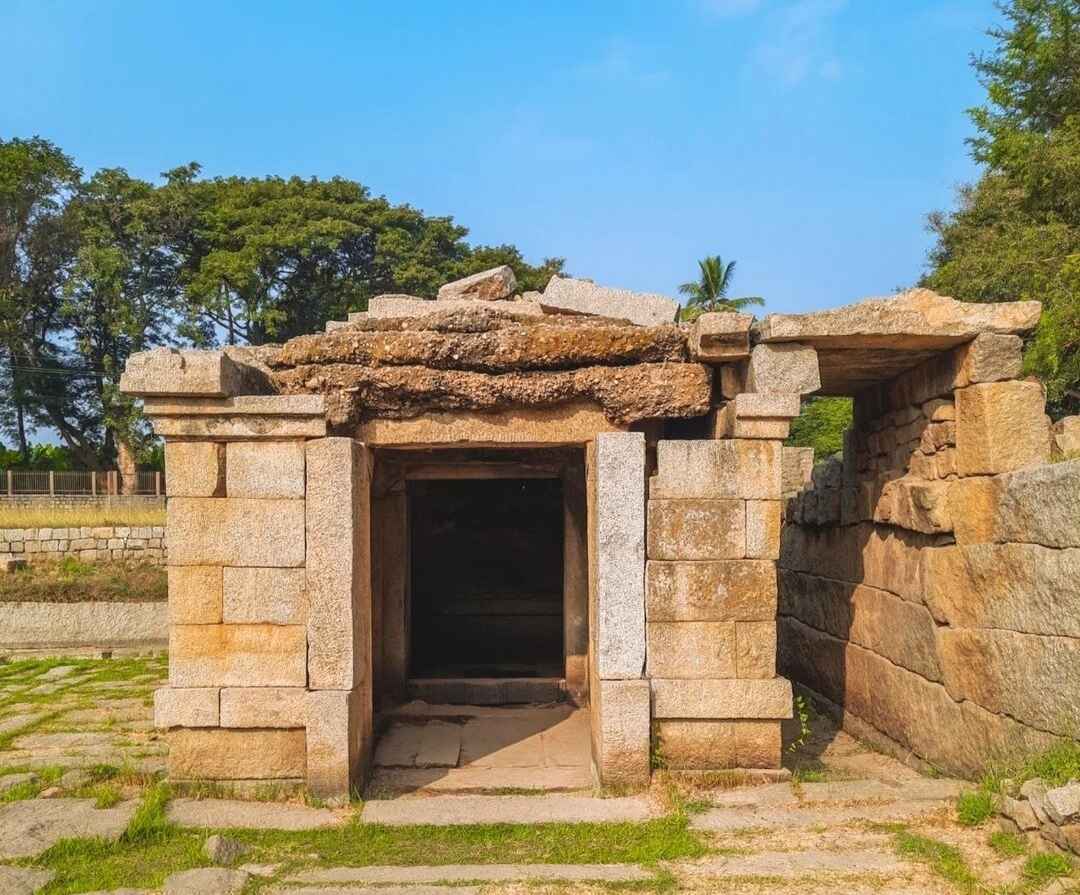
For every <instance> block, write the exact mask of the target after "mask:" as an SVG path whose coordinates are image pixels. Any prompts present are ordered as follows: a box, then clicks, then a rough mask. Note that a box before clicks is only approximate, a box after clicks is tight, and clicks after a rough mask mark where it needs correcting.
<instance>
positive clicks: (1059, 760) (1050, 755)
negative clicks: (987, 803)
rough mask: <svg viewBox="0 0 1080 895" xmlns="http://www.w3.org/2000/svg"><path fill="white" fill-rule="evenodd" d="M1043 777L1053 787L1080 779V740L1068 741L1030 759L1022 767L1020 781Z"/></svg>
mask: <svg viewBox="0 0 1080 895" xmlns="http://www.w3.org/2000/svg"><path fill="white" fill-rule="evenodd" d="M1035 777H1041V778H1042V779H1043V780H1045V781H1046V785H1047V786H1049V787H1051V788H1053V787H1055V786H1064V785H1065V784H1066V783H1068V782H1069V781H1070V780H1073V779H1080V742H1076V741H1066V742H1063V743H1060V744H1058V745H1056V746H1054V747H1052V748H1050V749H1048V750H1047V751H1046V752H1042V753H1040V754H1039V755H1036V756H1034V757H1033V758H1030V759H1028V761H1027V762H1025V763H1024V765H1023V767H1022V768H1021V769H1020V773H1019V775H1018V777H1017V782H1018V783H1023V782H1024V781H1025V780H1031V779H1033V778H1035Z"/></svg>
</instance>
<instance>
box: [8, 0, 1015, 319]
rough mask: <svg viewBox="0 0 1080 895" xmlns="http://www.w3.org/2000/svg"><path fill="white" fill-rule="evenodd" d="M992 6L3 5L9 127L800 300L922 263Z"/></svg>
mask: <svg viewBox="0 0 1080 895" xmlns="http://www.w3.org/2000/svg"><path fill="white" fill-rule="evenodd" d="M996 18H997V15H996V13H995V11H994V8H993V4H992V2H991V0H938V2H933V0H899V2H885V0H847V2H844V0H669V2H657V0H653V2H624V3H615V2H611V3H601V2H584V3H583V2H537V0H531V2H507V0H503V2H458V3H450V2H440V3H435V2H424V0H417V2H395V3H375V2H361V0H340V2H331V0H308V2H280V0H258V2H239V0H235V2H232V0H231V2H221V0H215V2H207V0H155V2H152V3H151V2H136V0H131V2H119V0H114V2H109V0H94V2H90V0H82V2H76V0H64V2H60V0H3V2H2V3H0V34H3V35H4V38H5V39H4V46H5V66H4V67H5V71H6V75H5V79H4V80H5V95H4V97H3V99H2V100H0V135H2V136H4V137H10V136H30V135H33V134H40V135H42V136H44V137H47V138H49V139H51V140H53V141H55V142H56V143H58V144H59V145H60V146H61V147H63V148H64V149H65V150H66V151H67V152H69V153H70V154H72V155H73V156H74V157H75V158H76V160H77V161H78V162H79V163H80V164H81V165H82V166H83V167H84V168H85V169H87V170H93V169H96V168H98V167H102V166H122V167H125V168H127V169H128V170H129V171H131V172H132V173H133V174H136V175H139V176H142V177H148V178H153V177H156V176H157V174H158V173H159V172H161V171H163V170H165V169H167V168H170V167H173V166H175V165H177V164H181V163H184V162H187V161H191V160H196V161H199V162H201V163H202V164H203V165H204V170H205V173H206V174H208V175H218V174H223V175H224V174H244V175H264V174H281V175H291V174H299V175H317V176H319V177H329V176H332V175H335V174H340V175H343V176H346V177H350V178H354V179H356V180H359V181H361V182H363V183H364V184H366V185H367V186H369V187H370V188H371V189H372V191H373V192H375V193H382V194H385V195H386V196H387V197H389V198H390V199H391V200H393V201H395V202H409V203H411V204H413V205H415V206H417V207H419V208H422V209H423V210H424V211H425V212H427V213H429V214H440V215H442V214H451V215H453V216H454V217H455V219H456V220H457V221H458V222H460V223H462V224H464V225H466V226H467V227H469V228H470V230H471V237H470V238H471V239H472V240H474V241H477V242H485V243H498V242H513V243H516V244H517V245H518V246H520V247H521V249H522V250H523V251H524V252H525V254H526V256H527V257H529V258H531V259H532V260H539V259H540V258H541V257H542V256H544V255H563V256H565V257H566V259H567V266H568V268H569V269H570V270H571V271H572V272H573V273H575V274H579V275H582V276H589V277H592V278H594V279H596V280H597V281H598V282H602V283H608V284H612V285H619V286H627V287H630V288H636V289H641V290H651V291H659V292H667V293H669V294H674V293H675V288H676V286H677V285H678V283H680V282H682V281H683V280H686V279H689V278H691V276H692V275H693V274H694V272H695V271H696V265H695V259H697V258H699V257H701V256H703V255H705V254H711V253H720V254H721V255H723V256H724V258H725V259H727V258H735V259H737V260H738V262H739V272H738V278H737V282H736V284H735V285H736V292H737V294H748V293H753V294H760V295H763V296H765V298H766V299H767V301H768V309H769V310H775V311H798V310H808V309H812V308H818V307H824V306H828V305H835V304H840V303H844V302H848V301H852V300H855V299H857V298H861V297H864V296H868V295H881V294H887V293H889V292H891V291H892V290H893V289H894V288H896V287H897V286H902V285H908V284H911V283H912V282H913V281H914V280H915V279H916V277H917V276H918V275H919V272H920V270H921V269H922V265H923V262H924V259H925V253H926V249H927V246H928V245H929V238H928V236H927V234H926V233H925V230H924V216H925V214H926V212H928V211H930V210H931V209H934V208H939V207H944V206H947V205H948V204H949V203H950V202H951V199H952V193H953V189H954V187H955V186H956V185H957V184H958V183H960V182H962V181H964V180H968V179H971V178H972V177H973V175H974V169H973V167H972V164H971V162H970V161H969V159H968V157H967V152H966V147H965V145H964V142H963V141H964V138H965V137H966V136H968V135H969V134H970V125H969V123H968V120H967V118H966V116H965V115H964V111H963V110H964V109H965V108H966V107H968V106H970V105H972V104H974V103H976V102H978V101H980V99H981V91H980V88H979V86H978V84H977V83H976V81H975V78H974V75H973V73H972V71H971V70H970V68H969V67H968V55H969V53H971V52H972V51H975V50H978V49H981V48H985V46H986V44H987V39H986V37H985V36H984V31H985V29H986V28H987V27H988V26H989V25H991V24H992V23H993V22H994V21H995V20H996Z"/></svg>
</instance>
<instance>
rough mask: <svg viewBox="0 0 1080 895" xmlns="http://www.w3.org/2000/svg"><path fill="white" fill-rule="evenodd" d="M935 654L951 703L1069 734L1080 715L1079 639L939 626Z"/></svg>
mask: <svg viewBox="0 0 1080 895" xmlns="http://www.w3.org/2000/svg"><path fill="white" fill-rule="evenodd" d="M938 654H939V656H940V659H941V668H942V672H943V677H944V681H945V689H946V690H948V692H949V695H950V696H952V698H953V699H956V700H961V699H970V700H971V701H972V702H975V703H977V704H978V705H981V706H982V707H983V708H984V709H986V710H987V711H989V712H994V713H995V714H1004V715H1008V716H1009V717H1010V718H1014V719H1016V720H1017V721H1021V722H1023V723H1025V724H1030V725H1032V726H1034V727H1038V728H1040V729H1042V730H1052V731H1055V732H1057V733H1059V734H1062V735H1065V736H1069V735H1071V734H1072V725H1073V719H1074V718H1076V717H1077V716H1078V714H1080V639H1077V638H1075V637H1046V636H1040V635H1036V634H1020V633H1017V632H1015V631H987V630H971V629H969V628H940V629H938ZM1048 687H1052V692H1048Z"/></svg>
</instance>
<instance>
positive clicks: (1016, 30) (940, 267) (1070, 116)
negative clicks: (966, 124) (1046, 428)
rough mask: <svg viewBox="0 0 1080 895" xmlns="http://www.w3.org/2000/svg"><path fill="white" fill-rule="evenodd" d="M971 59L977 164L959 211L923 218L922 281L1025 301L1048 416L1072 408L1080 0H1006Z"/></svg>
mask: <svg viewBox="0 0 1080 895" xmlns="http://www.w3.org/2000/svg"><path fill="white" fill-rule="evenodd" d="M1000 8H1001V11H1002V13H1003V15H1004V18H1005V23H1004V25H1003V26H1001V27H997V28H994V29H991V30H990V32H989V34H990V35H991V37H993V38H994V42H995V44H994V48H993V49H992V50H991V52H989V53H987V54H984V55H982V56H977V57H975V58H974V59H973V60H972V64H973V66H974V68H975V70H976V71H977V73H978V75H979V77H980V81H981V82H982V84H983V85H984V86H985V88H986V91H987V102H986V103H985V104H984V105H982V106H979V107H977V108H975V109H971V110H970V115H971V118H972V121H973V122H974V124H975V127H976V130H977V134H976V136H975V137H974V138H972V140H971V141H970V144H971V148H972V155H973V156H974V158H975V159H976V161H978V162H980V163H982V164H983V165H984V172H983V174H982V177H981V178H980V180H979V181H978V183H976V184H974V185H970V186H965V187H962V188H961V189H960V191H959V195H958V202H957V208H956V209H955V210H954V211H951V212H948V213H942V212H935V213H933V214H931V215H930V217H929V222H928V223H929V229H930V230H931V232H932V233H934V235H935V236H936V237H937V242H936V244H935V246H934V247H933V248H932V250H931V252H930V255H929V270H928V272H927V273H926V275H925V276H924V277H923V283H924V285H926V286H929V287H930V288H932V289H935V290H937V291H939V292H945V293H947V294H950V295H952V296H954V297H955V298H958V299H962V300H965V301H981V302H996V301H1013V300H1024V299H1035V300H1038V301H1041V302H1042V303H1043V316H1042V320H1041V321H1040V323H1039V327H1038V329H1037V330H1036V333H1035V337H1034V339H1033V340H1032V341H1031V342H1030V344H1029V345H1028V348H1027V351H1026V355H1025V369H1026V370H1027V372H1029V373H1034V374H1036V375H1038V376H1039V377H1040V378H1041V379H1042V380H1043V382H1044V383H1045V385H1046V388H1047V398H1048V402H1049V406H1050V409H1051V412H1052V413H1053V414H1055V415H1064V414H1066V413H1070V412H1071V413H1075V412H1078V411H1080V0H1011V2H1009V3H1006V4H1004V5H1002V6H1001V7H1000Z"/></svg>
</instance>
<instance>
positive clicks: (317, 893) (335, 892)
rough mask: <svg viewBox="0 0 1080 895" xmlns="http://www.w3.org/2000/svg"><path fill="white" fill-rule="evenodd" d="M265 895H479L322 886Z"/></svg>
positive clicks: (474, 891) (447, 889)
mask: <svg viewBox="0 0 1080 895" xmlns="http://www.w3.org/2000/svg"><path fill="white" fill-rule="evenodd" d="M266 895H480V889H479V888H478V887H477V886H348V887H346V888H339V887H337V886H335V887H332V888H325V887H323V886H318V887H314V888H313V887H311V886H301V887H300V888H296V889H294V888H288V889H267V890H266Z"/></svg>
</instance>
